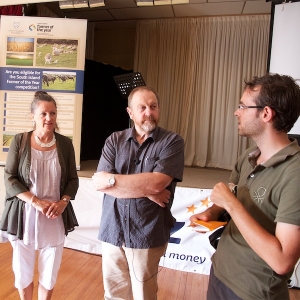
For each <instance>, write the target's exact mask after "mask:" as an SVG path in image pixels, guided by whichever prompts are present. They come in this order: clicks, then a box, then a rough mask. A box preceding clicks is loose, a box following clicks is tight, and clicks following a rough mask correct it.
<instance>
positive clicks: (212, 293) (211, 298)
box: [206, 266, 242, 300]
mask: <svg viewBox="0 0 300 300" xmlns="http://www.w3.org/2000/svg"><path fill="white" fill-rule="evenodd" d="M206 299H207V300H242V299H241V298H240V297H238V296H237V295H236V294H235V293H234V292H233V291H232V290H231V289H230V288H228V287H227V286H226V285H225V284H224V283H223V282H221V281H220V280H219V279H218V278H217V277H216V276H215V273H214V268H213V266H211V269H210V275H209V282H208V289H207V295H206Z"/></svg>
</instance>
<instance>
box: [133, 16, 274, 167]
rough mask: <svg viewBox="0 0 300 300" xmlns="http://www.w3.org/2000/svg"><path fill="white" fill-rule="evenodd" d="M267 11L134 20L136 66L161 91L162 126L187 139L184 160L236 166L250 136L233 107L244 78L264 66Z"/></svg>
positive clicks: (267, 30) (268, 17)
mask: <svg viewBox="0 0 300 300" xmlns="http://www.w3.org/2000/svg"><path fill="white" fill-rule="evenodd" d="M269 26H270V16H269V15H257V16H234V17H233V16H229V17H205V18H191V19H168V20H147V21H139V22H138V23H137V33H136V48H135V61H134V70H135V71H137V72H141V74H142V76H143V78H144V80H145V82H146V84H147V85H148V86H151V87H153V88H154V89H156V90H157V92H158V94H159V96H160V106H161V120H160V126H162V127H164V128H166V129H169V130H172V131H175V132H177V133H179V134H180V135H181V136H182V137H183V138H184V140H185V165H186V166H200V167H205V166H206V167H217V168H224V169H232V168H233V166H234V163H235V161H236V159H237V157H238V156H239V155H240V154H241V152H242V151H244V150H245V149H246V148H247V147H248V146H249V143H250V141H248V140H247V139H246V138H241V137H239V136H238V133H237V121H236V117H234V115H233V113H234V111H235V110H236V108H237V105H238V103H239V99H240V97H241V94H242V91H243V85H244V83H243V80H244V79H249V78H251V77H252V76H254V75H258V76H260V75H263V74H264V73H265V72H266V65H267V55H268V43H269Z"/></svg>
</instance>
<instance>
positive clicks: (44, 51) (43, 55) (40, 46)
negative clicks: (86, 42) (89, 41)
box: [35, 39, 78, 69]
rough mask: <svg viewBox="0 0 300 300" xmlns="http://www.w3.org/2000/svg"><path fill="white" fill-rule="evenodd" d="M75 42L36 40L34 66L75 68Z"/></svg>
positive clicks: (76, 44)
mask: <svg viewBox="0 0 300 300" xmlns="http://www.w3.org/2000/svg"><path fill="white" fill-rule="evenodd" d="M77 48H78V41H77V40H66V39H37V45H36V62H35V64H36V66H40V67H51V68H53V67H57V68H66V69H69V68H76V67H77Z"/></svg>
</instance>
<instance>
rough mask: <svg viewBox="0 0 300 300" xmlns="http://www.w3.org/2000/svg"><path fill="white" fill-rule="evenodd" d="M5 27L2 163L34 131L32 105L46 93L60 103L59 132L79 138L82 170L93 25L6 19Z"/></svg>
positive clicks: (0, 73) (0, 30)
mask: <svg viewBox="0 0 300 300" xmlns="http://www.w3.org/2000/svg"><path fill="white" fill-rule="evenodd" d="M0 24H1V27H0V53H1V54H0V122H1V124H3V126H1V128H0V137H1V138H2V147H1V149H0V163H1V164H5V161H6V156H7V152H8V149H9V146H10V143H11V140H12V138H13V136H14V135H15V134H16V133H19V132H24V131H29V130H32V119H31V114H30V104H31V102H32V100H33V98H34V93H35V92H36V91H41V90H42V91H46V92H47V93H49V94H50V95H51V96H52V97H53V98H54V99H55V100H56V102H57V106H58V107H57V108H58V117H57V125H58V128H59V130H58V132H59V133H61V134H63V135H66V136H68V137H70V138H71V139H72V140H73V144H74V148H75V156H76V165H77V168H79V165H80V139H81V116H82V100H83V80H84V62H85V46H86V29H87V21H86V20H74V19H57V18H40V17H16V16H1V23H0ZM74 28H76V30H74Z"/></svg>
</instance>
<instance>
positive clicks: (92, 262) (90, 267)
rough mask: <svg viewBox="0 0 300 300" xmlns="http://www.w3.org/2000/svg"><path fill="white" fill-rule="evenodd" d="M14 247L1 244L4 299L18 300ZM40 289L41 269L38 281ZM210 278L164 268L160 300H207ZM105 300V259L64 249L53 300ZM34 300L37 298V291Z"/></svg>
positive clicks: (294, 294) (298, 295) (297, 298)
mask: <svg viewBox="0 0 300 300" xmlns="http://www.w3.org/2000/svg"><path fill="white" fill-rule="evenodd" d="M11 256H12V248H11V246H10V244H9V243H5V244H0V266H1V272H0V300H17V299H19V296H18V292H17V290H16V289H15V288H14V276H13V273H12V269H11ZM34 283H35V285H36V286H37V270H36V276H35V278H34ZM207 284H208V276H206V275H200V274H193V273H188V272H181V271H175V270H172V269H168V268H160V272H159V273H158V285H159V292H158V300H171V299H172V300H205V299H206V297H205V295H206V289H207ZM102 297H103V284H102V273H101V256H98V255H92V254H88V253H84V252H80V251H76V250H71V249H66V248H65V249H64V254H63V261H62V265H61V269H60V272H59V275H58V281H57V284H56V286H55V289H54V292H53V297H52V299H53V300H94V299H95V300H96V299H97V300H100V299H102ZM290 298H291V300H300V290H295V289H292V290H290ZM33 299H34V300H35V299H37V291H36V288H35V291H34V297H33Z"/></svg>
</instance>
